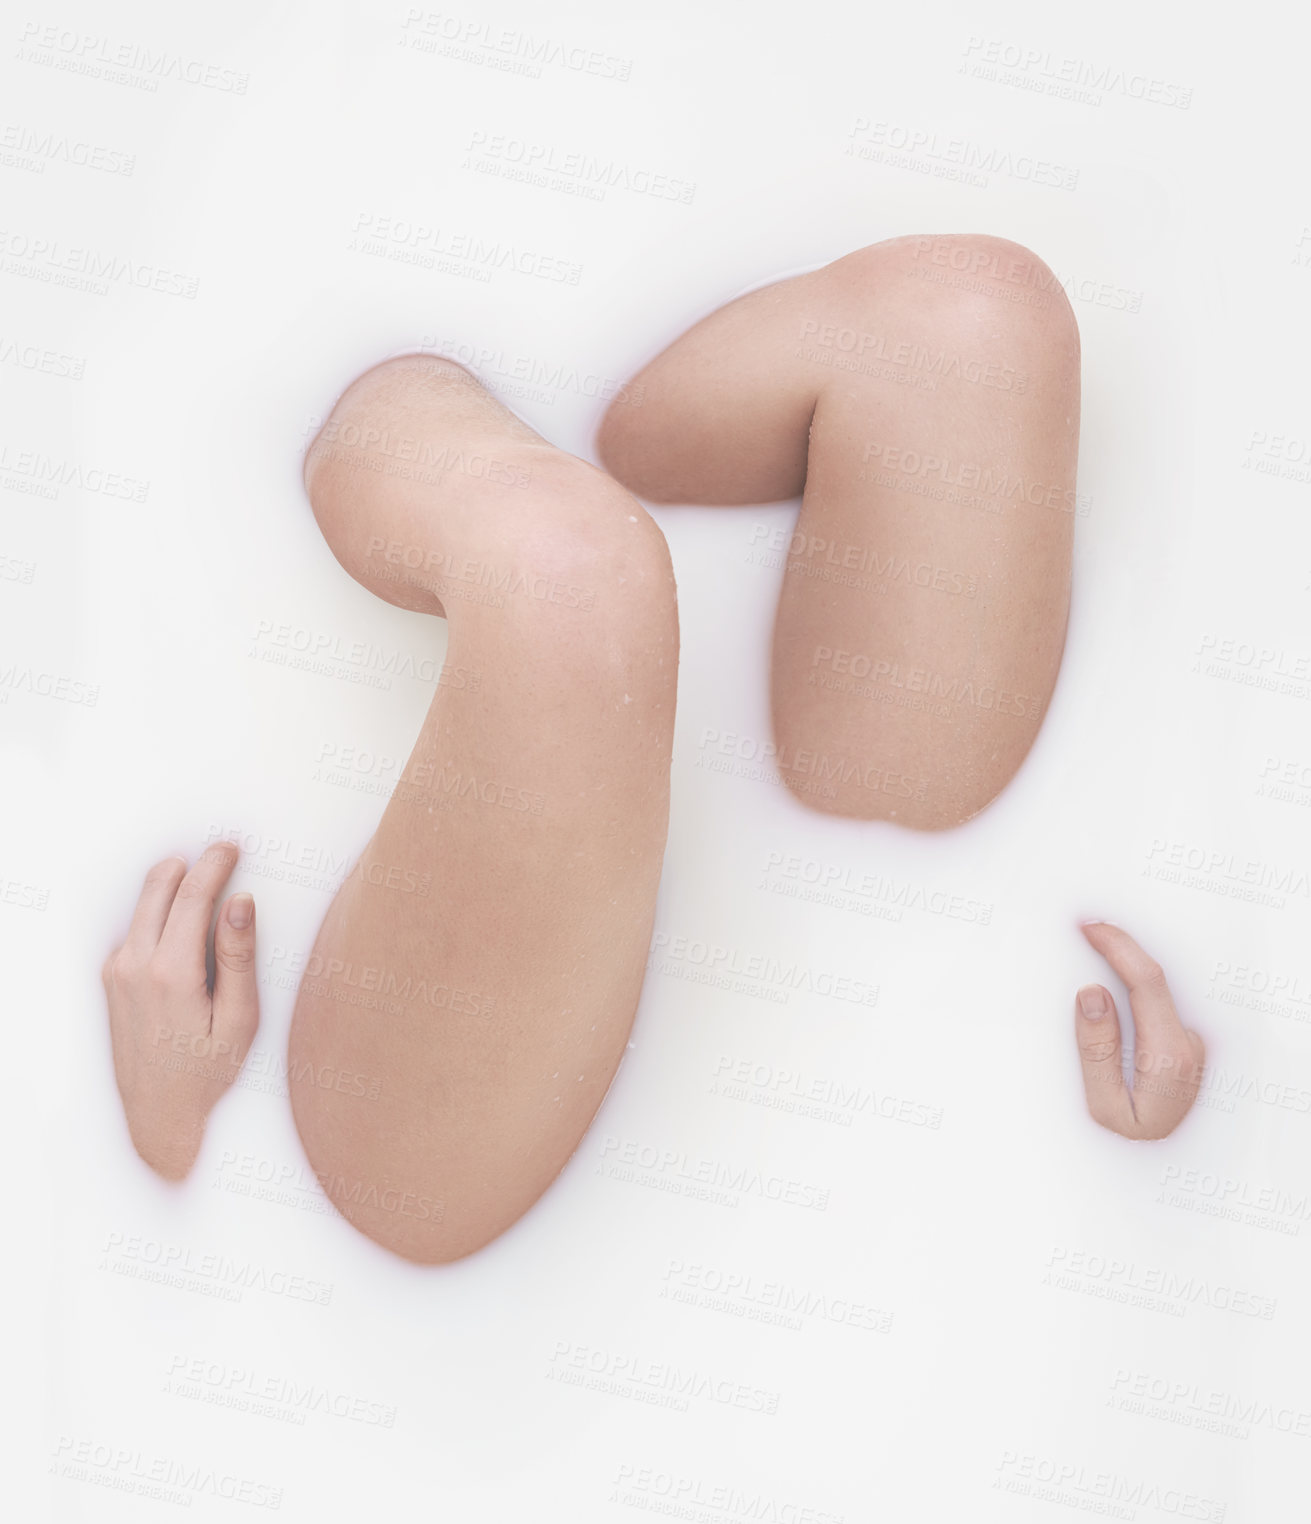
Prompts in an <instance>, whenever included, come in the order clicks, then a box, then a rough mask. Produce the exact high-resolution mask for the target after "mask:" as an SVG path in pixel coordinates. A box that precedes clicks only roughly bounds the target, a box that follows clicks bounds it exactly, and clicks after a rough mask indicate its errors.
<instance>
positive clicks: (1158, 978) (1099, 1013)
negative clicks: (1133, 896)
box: [1074, 921, 1206, 1140]
mask: <svg viewBox="0 0 1311 1524" xmlns="http://www.w3.org/2000/svg"><path fill="white" fill-rule="evenodd" d="M1081 930H1082V931H1083V934H1084V936H1085V937H1086V938H1087V939H1088V942H1089V945H1090V946H1091V947H1093V948H1094V949H1095V950H1096V951H1097V952H1099V953H1100V954H1101V955H1102V957H1103V958H1105V959H1106V961H1107V962H1108V963H1109V964H1110V965H1111V967H1112V968H1113V969H1114V970H1115V972H1116V973H1117V974H1118V975H1119V976H1120V978H1121V980H1123V982H1124V985H1125V988H1126V989H1127V990H1128V992H1129V1009H1130V1011H1131V1012H1132V1015H1133V1029H1134V1074H1133V1085H1132V1087H1130V1086H1129V1085H1127V1084H1126V1083H1125V1079H1124V1071H1123V1069H1122V1067H1121V1064H1122V1057H1121V1043H1120V1018H1119V1013H1118V1012H1117V1011H1116V1009H1115V998H1114V996H1113V995H1112V994H1111V992H1110V990H1108V989H1107V988H1106V986H1105V985H1102V984H1087V985H1085V986H1084V987H1083V989H1081V990H1080V991H1079V993H1078V996H1077V998H1076V1000H1075V1006H1074V1012H1075V1014H1074V1024H1075V1037H1076V1041H1077V1043H1078V1047H1079V1062H1080V1064H1081V1065H1082V1068H1083V1088H1084V1094H1085V1096H1086V1097H1087V1100H1088V1114H1089V1115H1090V1116H1091V1117H1092V1118H1093V1120H1094V1121H1095V1122H1100V1123H1101V1125H1102V1126H1103V1127H1106V1128H1109V1129H1110V1131H1111V1132H1118V1133H1119V1134H1120V1136H1121V1137H1122V1138H1135V1139H1143V1140H1154V1139H1158V1138H1164V1137H1168V1136H1169V1134H1170V1133H1172V1132H1173V1131H1174V1130H1175V1128H1176V1127H1178V1125H1179V1124H1180V1122H1182V1121H1183V1119H1184V1118H1185V1117H1186V1116H1187V1115H1188V1112H1189V1110H1190V1108H1191V1107H1192V1104H1193V1102H1194V1101H1195V1100H1196V1099H1197V1092H1198V1089H1199V1087H1200V1086H1201V1083H1202V1074H1203V1070H1204V1068H1205V1065H1206V1045H1205V1044H1204V1043H1203V1041H1202V1039H1201V1037H1200V1035H1199V1034H1198V1033H1196V1032H1193V1031H1190V1030H1189V1029H1188V1028H1186V1027H1185V1026H1184V1024H1183V1022H1182V1021H1180V1019H1179V1014H1178V1012H1177V1011H1176V1010H1175V1006H1174V1000H1173V999H1172V997H1171V995H1170V989H1169V986H1168V985H1167V984H1166V982H1165V974H1164V973H1163V971H1162V969H1161V965H1160V964H1159V963H1157V962H1156V961H1155V959H1153V958H1151V957H1149V956H1148V954H1147V953H1145V952H1144V951H1143V950H1142V948H1141V947H1139V945H1138V944H1137V942H1135V941H1134V939H1133V938H1132V937H1131V936H1130V935H1129V933H1128V932H1127V931H1121V930H1120V928H1119V927H1118V926H1111V925H1108V924H1107V923H1106V922H1104V921H1089V922H1087V923H1086V924H1085V925H1084V926H1083V927H1082V928H1081Z"/></svg>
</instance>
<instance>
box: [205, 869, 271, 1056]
mask: <svg viewBox="0 0 1311 1524" xmlns="http://www.w3.org/2000/svg"><path fill="white" fill-rule="evenodd" d="M258 1026H259V987H258V986H257V984H256V983H255V901H254V899H253V898H252V897H251V896H250V895H249V894H234V895H233V896H232V898H231V899H229V900H227V901H226V902H225V903H224V906H223V909H222V910H221V911H220V912H219V918H218V924H217V926H215V928H214V1020H213V1024H212V1026H211V1029H210V1030H211V1032H212V1035H213V1036H214V1037H216V1038H217V1039H218V1040H219V1041H220V1042H222V1043H224V1044H226V1052H227V1054H228V1057H229V1058H230V1060H231V1062H232V1063H233V1064H235V1065H236V1067H237V1068H238V1069H239V1068H240V1067H241V1065H242V1064H243V1063H244V1062H245V1060H246V1050H247V1049H248V1048H249V1047H250V1044H251V1041H252V1039H253V1038H254V1036H255V1032H256V1029H257V1028H258Z"/></svg>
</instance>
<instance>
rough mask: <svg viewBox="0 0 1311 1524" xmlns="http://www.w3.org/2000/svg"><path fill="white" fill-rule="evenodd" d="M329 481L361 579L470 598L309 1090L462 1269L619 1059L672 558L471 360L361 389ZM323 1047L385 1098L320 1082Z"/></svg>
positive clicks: (332, 916)
mask: <svg viewBox="0 0 1311 1524" xmlns="http://www.w3.org/2000/svg"><path fill="white" fill-rule="evenodd" d="M305 476H306V484H307V487H308V490H309V494H310V500H311V502H312V504H313V507H314V513H315V516H316V518H317V519H318V522H319V525H320V527H321V528H322V530H323V533H324V535H325V537H326V539H327V541H328V543H329V545H330V546H331V547H332V550H333V552H334V554H335V555H336V556H337V559H338V560H339V561H340V562H341V564H342V565H343V566H344V567H345V568H346V570H347V571H348V572H350V574H351V575H352V576H353V577H355V578H356V580H357V581H359V582H361V583H363V584H364V585H365V586H366V587H368V588H370V589H372V590H373V591H374V592H376V593H378V595H379V596H380V597H383V598H387V599H389V600H390V601H392V602H394V603H397V604H400V605H402V606H403V607H406V608H411V609H418V610H427V611H430V612H432V613H434V614H442V613H444V614H445V616H446V617H447V619H448V620H449V637H450V638H449V648H448V651H447V659H446V661H447V664H446V669H445V670H446V674H455V676H454V677H453V678H452V680H451V681H449V682H445V681H444V682H442V683H441V684H439V686H438V688H437V692H436V694H435V696H434V698H433V702H432V707H431V709H430V710H429V712H428V716H427V719H426V720H425V722H424V725H423V729H422V731H421V733H420V735H419V739H418V741H417V743H416V745H415V748H414V752H413V754H412V756H411V757H410V760H409V763H408V765H407V767H406V770H405V773H404V777H403V781H402V782H401V783H400V784H399V785H398V787H397V789H396V791H395V794H394V796H393V797H392V798H391V800H390V801H389V803H388V805H387V809H386V811H385V812H384V814H383V817H382V821H381V823H380V824H379V827H378V830H377V832H376V834H375V835H374V837H373V839H372V841H371V842H370V843H369V845H368V847H367V848H366V849H365V852H364V854H363V857H362V859H361V861H360V863H359V865H358V868H357V870H356V871H353V872H352V873H351V875H350V876H349V877H348V879H347V880H346V882H345V884H344V885H343V886H342V888H341V890H340V891H339V893H338V895H337V897H336V899H335V900H334V901H333V903H332V905H331V907H330V908H329V911H328V914H327V917H326V919H325V920H324V923H323V927H322V929H321V930H320V932H319V936H318V940H317V942H316V944H315V948H314V953H313V956H312V958H311V960H310V963H309V965H308V968H307V970H306V975H305V978H304V980H303V982H302V985H301V989H300V993H299V996H298V998H297V1003H296V1010H295V1016H294V1020H293V1024H292V1032H291V1052H290V1070H291V1074H292V1105H293V1109H294V1112H295V1117H296V1125H297V1127H298V1128H299V1130H300V1135H301V1138H302V1140H303V1142H304V1145H305V1148H306V1151H307V1153H308V1155H309V1158H310V1160H311V1162H312V1164H313V1166H314V1168H315V1170H316V1171H317V1173H318V1174H319V1177H320V1179H321V1180H322V1181H323V1183H324V1186H325V1189H326V1190H327V1192H328V1194H329V1196H330V1197H331V1198H332V1199H333V1201H334V1202H335V1203H336V1204H337V1206H338V1208H339V1209H340V1210H341V1211H342V1212H343V1214H344V1215H345V1216H347V1217H348V1218H349V1219H350V1221H351V1222H352V1223H354V1224H355V1226H356V1227H358V1228H359V1229H360V1230H361V1231H363V1232H364V1233H367V1234H368V1235H369V1236H370V1237H372V1238H374V1239H376V1240H377V1241H378V1242H379V1243H381V1244H383V1245H385V1246H386V1247H388V1248H390V1249H393V1250H395V1251H396V1252H397V1253H399V1254H402V1255H405V1256H406V1257H408V1258H411V1259H415V1260H421V1261H425V1262H437V1261H447V1260H452V1259H456V1258H458V1257H460V1256H461V1255H465V1254H468V1253H470V1252H472V1251H473V1250H475V1249H477V1248H479V1247H481V1246H482V1245H484V1244H486V1243H487V1242H488V1241H489V1240H490V1239H492V1238H494V1237H496V1235H497V1234H498V1233H500V1232H502V1231H503V1230H504V1229H505V1228H506V1227H508V1226H509V1225H510V1224H511V1223H513V1222H514V1221H515V1220H516V1219H517V1218H518V1217H519V1216H520V1215H521V1214H522V1213H523V1212H525V1211H526V1210H527V1209H528V1208H529V1207H530V1206H531V1205H532V1204H533V1202H534V1201H536V1200H537V1198H538V1197H539V1196H540V1195H541V1193H542V1192H543V1191H544V1190H545V1189H546V1187H547V1186H548V1185H549V1184H550V1183H551V1181H552V1180H553V1179H554V1178H555V1176H556V1175H557V1174H558V1173H559V1171H560V1169H561V1168H562V1167H563V1165H564V1164H565V1162H566V1160H567V1159H568V1158H569V1156H570V1154H571V1153H572V1152H573V1151H574V1149H575V1147H576V1146H577V1144H578V1141H579V1139H580V1138H581V1137H582V1134H583V1132H584V1131H585V1129H586V1128H587V1126H588V1124H589V1122H590V1121H591V1119H592V1117H593V1115H594V1114H595V1112H596V1109H597V1107H598V1106H599V1105H600V1102H601V1099H602V1097H603V1096H604V1095H605V1092H606V1088H607V1086H608V1085H609V1084H610V1081H611V1078H612V1077H613V1075H614V1072H615V1069H616V1067H617V1066H618V1063H619V1060H620V1057H621V1055H622V1054H623V1051H624V1044H625V1041H626V1039H627V1036H628V1032H629V1029H630V1026H631V1024H632V1020H633V1015H634V1011H635V1008H636V1004H637V999H638V994H639V991H640V989H641V985H642V975H643V968H644V964H645V960H646V955H647V950H648V945H649V942H650V933H651V923H652V918H653V915H654V907H655V895H656V886H657V883H658V881H659V877H660V863H661V855H662V853H663V850H664V842H665V829H666V823H667V815H668V798H669V759H670V747H671V740H672V731H673V719H674V695H675V686H676V675H677V666H678V623H677V613H676V608H675V594H674V582H673V574H672V570H671V567H670V562H669V556H668V552H667V550H666V547H665V543H664V538H663V536H662V535H661V534H660V531H659V530H658V529H657V528H656V526H655V524H654V523H653V522H652V520H651V519H650V518H649V517H648V516H647V514H646V513H645V512H644V511H643V509H642V508H641V507H640V505H639V504H637V503H636V502H635V501H634V500H633V499H632V498H631V497H629V495H628V494H627V493H626V492H624V491H623V490H622V489H621V488H619V487H618V486H616V484H615V483H614V482H613V481H611V480H610V479H609V478H608V477H607V476H605V475H604V474H603V473H602V472H600V471H597V470H595V469H594V468H593V467H591V466H589V465H587V464H585V463H584V462H582V461H579V460H577V459H575V458H574V457H572V456H569V455H566V454H564V453H563V452H561V451H559V450H556V449H554V448H552V447H551V446H550V445H548V444H547V443H546V442H545V441H543V440H542V439H541V438H539V437H538V436H537V435H536V434H534V433H533V432H532V430H531V429H529V428H528V427H527V426H526V425H524V424H523V423H521V422H520V421H519V420H518V419H516V418H515V417H514V416H513V415H512V414H510V413H508V412H507V411H506V410H505V409H504V408H503V407H501V405H500V404H499V403H497V402H496V401H495V400H494V399H493V398H492V397H491V396H489V395H488V393H487V392H485V391H484V390H483V388H482V387H481V386H480V385H479V384H478V383H477V381H475V380H474V378H473V377H472V376H471V375H469V373H468V372H467V371H465V370H463V369H462V368H461V367H459V366H457V365H454V364H451V363H450V362H447V361H441V360H435V359H431V358H427V357H423V356H409V357H406V358H404V359H401V360H394V361H390V362H388V363H387V364H385V365H382V366H379V367H378V368H377V369H376V370H373V371H370V372H369V373H368V374H367V375H365V376H363V377H362V378H361V379H360V380H358V381H357V382H355V383H354V385H352V386H351V387H350V388H349V389H348V390H347V391H346V393H345V394H344V395H343V397H342V398H341V400H340V401H339V402H338V404H337V406H336V409H335V410H334V412H333V414H332V416H331V418H330V419H329V420H328V422H327V424H325V426H324V429H323V431H322V432H321V433H320V435H319V437H318V439H317V440H316V441H315V443H314V444H313V445H312V446H311V448H310V451H309V454H308V456H307V462H306V472H305ZM416 884H417V885H423V884H427V885H428V886H430V887H429V890H428V893H426V894H420V893H416V892H412V889H413V886H414V885H416ZM361 997H362V998H363V1003H361ZM325 1064H326V1065H329V1066H331V1068H332V1070H333V1071H337V1070H342V1071H348V1072H354V1073H357V1074H358V1073H367V1074H371V1075H377V1076H379V1077H380V1086H379V1094H378V1096H377V1097H376V1098H370V1097H367V1096H366V1097H357V1096H353V1095H351V1094H342V1093H338V1092H337V1091H336V1090H333V1089H331V1088H325V1087H323V1086H320V1085H316V1084H314V1083H313V1082H312V1080H311V1079H310V1078H309V1076H310V1074H311V1071H319V1070H320V1067H321V1066H322V1065H325Z"/></svg>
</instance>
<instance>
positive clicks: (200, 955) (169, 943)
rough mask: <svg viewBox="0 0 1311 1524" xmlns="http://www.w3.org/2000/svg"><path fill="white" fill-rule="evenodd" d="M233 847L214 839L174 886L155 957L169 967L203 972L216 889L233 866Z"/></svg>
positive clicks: (202, 974) (234, 848)
mask: <svg viewBox="0 0 1311 1524" xmlns="http://www.w3.org/2000/svg"><path fill="white" fill-rule="evenodd" d="M237 855H238V854H237V848H236V847H235V846H234V845H233V844H232V843H231V842H230V841H216V842H215V843H214V844H213V846H210V847H206V848H205V850H204V851H203V852H202V853H201V854H200V856H199V857H198V858H197V859H196V865H195V867H194V868H192V870H191V872H190V873H188V874H187V875H186V877H185V878H184V879H183V880H182V882H181V883H180V884H179V885H178V892H177V894H176V895H175V896H174V898H173V906H172V908H171V909H170V910H169V913H168V920H167V922H165V925H164V932H163V935H162V936H161V937H160V939H159V949H158V953H157V957H158V958H159V959H160V960H162V962H163V963H164V964H165V965H166V966H168V967H171V968H173V969H185V970H187V971H188V972H190V973H195V971H196V970H197V969H199V971H200V974H201V977H202V978H203V977H204V973H205V945H206V943H207V942H208V941H209V923H210V920H211V918H212V917H213V915H214V902H215V900H217V899H218V896H219V890H221V889H222V888H223V885H224V884H226V883H227V881H228V879H229V878H230V877H231V874H232V870H233V868H235V867H236V865H237Z"/></svg>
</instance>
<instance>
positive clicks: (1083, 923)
mask: <svg viewBox="0 0 1311 1524" xmlns="http://www.w3.org/2000/svg"><path fill="white" fill-rule="evenodd" d="M1079 925H1080V926H1114V925H1115V922H1114V921H1103V920H1101V919H1100V918H1099V917H1097V916H1094V917H1093V918H1092V920H1091V921H1080V922H1079Z"/></svg>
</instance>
